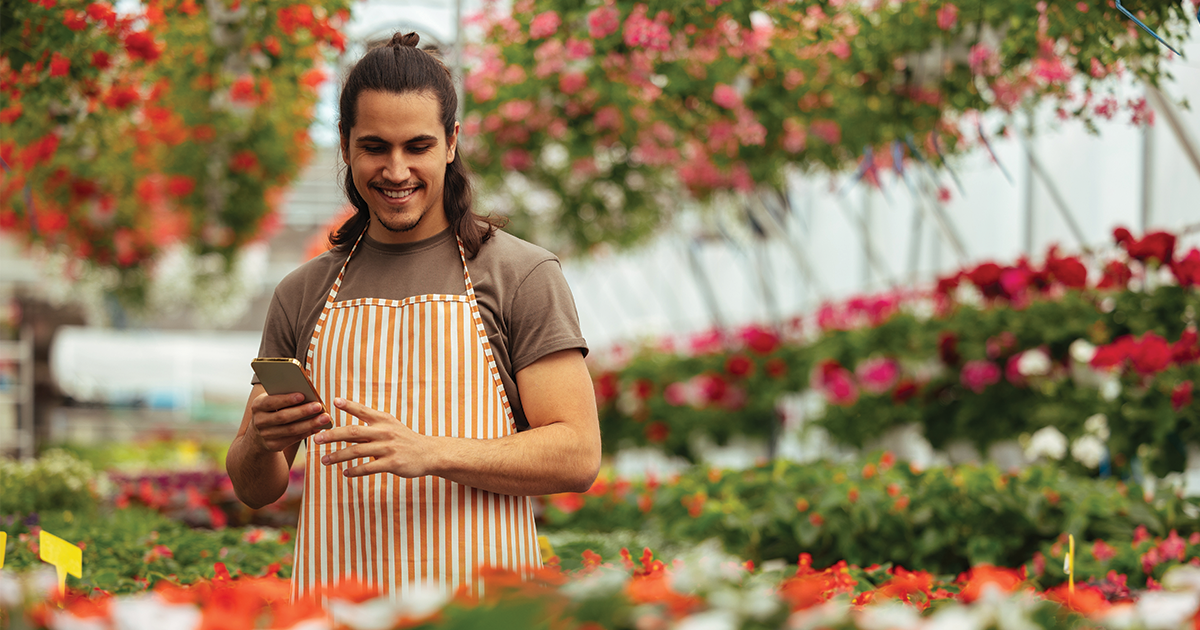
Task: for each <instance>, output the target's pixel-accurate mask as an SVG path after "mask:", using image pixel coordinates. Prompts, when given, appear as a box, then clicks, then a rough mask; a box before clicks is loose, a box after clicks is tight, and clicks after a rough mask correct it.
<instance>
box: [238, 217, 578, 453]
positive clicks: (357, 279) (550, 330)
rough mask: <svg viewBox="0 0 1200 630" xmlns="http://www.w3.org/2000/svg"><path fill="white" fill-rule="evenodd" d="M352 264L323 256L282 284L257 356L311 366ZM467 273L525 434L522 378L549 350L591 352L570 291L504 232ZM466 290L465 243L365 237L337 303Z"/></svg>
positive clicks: (547, 259)
mask: <svg viewBox="0 0 1200 630" xmlns="http://www.w3.org/2000/svg"><path fill="white" fill-rule="evenodd" d="M345 260H346V252H326V253H324V254H322V255H320V256H318V257H316V258H314V259H312V260H310V261H308V262H307V263H305V264H303V265H301V266H300V267H299V268H298V269H296V270H295V271H293V272H292V273H290V274H288V275H287V277H285V278H284V279H283V280H282V281H281V282H280V283H279V286H278V287H276V288H275V295H274V297H273V298H272V300H271V305H270V308H269V309H268V311H267V321H266V325H265V326H264V328H263V337H262V344H261V346H260V347H259V352H258V354H259V356H260V357H296V359H298V360H299V361H300V362H301V363H302V364H303V363H304V362H305V359H306V358H307V357H306V355H307V353H308V344H309V340H310V339H311V338H312V333H313V329H314V328H315V327H316V325H317V320H318V319H319V318H320V316H321V310H322V309H323V307H324V306H325V300H326V298H327V297H328V295H329V289H330V287H332V286H333V282H334V280H335V279H337V274H338V272H339V271H340V270H341V268H342V263H343V262H345ZM467 270H468V271H469V272H470V274H471V282H472V283H473V284H474V287H475V299H476V300H477V301H478V302H479V314H480V316H481V318H482V319H483V327H484V330H485V332H486V333H487V336H488V340H489V342H490V344H491V346H492V354H493V356H494V357H495V359H496V367H497V368H499V370H500V378H501V381H502V382H503V383H504V390H505V392H506V393H507V394H508V400H509V404H510V405H511V407H512V410H513V416H514V418H515V420H516V425H517V428H518V429H521V430H523V429H526V428H528V427H529V422H528V420H526V418H525V413H524V410H523V408H522V407H521V397H520V393H519V392H518V391H517V386H516V380H515V375H516V373H517V372H519V371H521V370H522V369H524V368H526V367H528V366H529V365H530V364H532V363H534V362H535V361H537V360H538V359H540V358H542V357H544V356H546V355H548V354H550V353H552V352H558V351H560V350H567V349H571V348H578V349H579V350H580V351H582V352H583V353H584V355H585V356H586V354H587V350H588V348H587V342H586V341H584V339H583V335H582V334H581V333H580V330H579V316H578V313H577V312H576V310H575V301H574V299H573V298H572V297H571V289H570V288H569V287H568V286H567V281H566V278H564V277H563V273H562V267H561V266H560V265H559V261H558V258H557V257H555V256H554V254H551V253H550V252H548V251H546V250H544V249H542V248H540V247H538V246H536V245H533V244H530V243H527V242H525V241H523V240H521V239H519V238H517V237H515V236H512V235H510V234H507V233H505V232H503V231H499V230H497V231H496V233H495V234H494V235H493V236H492V238H491V239H489V240H488V241H487V242H485V243H484V244H483V245H482V246H481V247H480V249H479V254H478V255H476V257H475V258H474V259H471V260H468V261H467ZM466 292H467V288H466V284H465V283H464V282H463V271H462V259H461V258H460V257H459V253H458V242H457V240H456V239H455V238H454V234H453V232H451V231H450V230H446V231H444V232H442V233H441V234H438V235H436V236H432V237H430V238H427V239H425V240H422V241H417V242H415V243H405V244H402V245H392V244H386V243H380V242H378V241H374V240H372V239H371V238H370V237H369V236H367V235H364V236H363V239H362V242H360V243H359V245H358V249H357V250H356V251H355V252H354V257H353V258H352V259H351V261H350V264H349V266H347V268H346V276H345V277H344V278H343V279H342V286H341V289H339V290H338V295H337V301H339V302H340V301H343V300H354V299H359V298H378V299H385V300H403V299H405V298H408V297H412V296H414V295H425V294H440V295H465V294H466ZM255 382H257V380H255Z"/></svg>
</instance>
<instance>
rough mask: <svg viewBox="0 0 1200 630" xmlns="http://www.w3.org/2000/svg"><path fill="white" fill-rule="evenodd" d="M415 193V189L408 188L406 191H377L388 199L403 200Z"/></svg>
mask: <svg viewBox="0 0 1200 630" xmlns="http://www.w3.org/2000/svg"><path fill="white" fill-rule="evenodd" d="M416 191H417V189H416V188H409V189H406V190H384V189H382V188H380V189H379V192H381V193H383V196H384V197H387V198H388V199H404V198H405V197H408V196H409V195H411V194H413V193H414V192H416Z"/></svg>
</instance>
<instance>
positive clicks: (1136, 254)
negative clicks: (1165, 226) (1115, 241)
mask: <svg viewBox="0 0 1200 630" xmlns="http://www.w3.org/2000/svg"><path fill="white" fill-rule="evenodd" d="M1125 250H1126V251H1127V252H1129V256H1130V258H1134V259H1136V260H1140V261H1142V262H1148V261H1150V260H1157V261H1158V262H1159V263H1160V264H1164V265H1169V264H1171V262H1172V260H1173V259H1174V257H1175V235H1174V234H1171V233H1168V232H1151V233H1149V234H1147V235H1145V236H1143V237H1142V239H1141V240H1139V241H1133V240H1132V237H1131V239H1130V241H1129V242H1126V243H1125Z"/></svg>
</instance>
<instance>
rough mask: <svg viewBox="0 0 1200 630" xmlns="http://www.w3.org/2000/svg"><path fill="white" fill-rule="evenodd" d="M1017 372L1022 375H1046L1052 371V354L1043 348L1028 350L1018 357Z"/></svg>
mask: <svg viewBox="0 0 1200 630" xmlns="http://www.w3.org/2000/svg"><path fill="white" fill-rule="evenodd" d="M1017 372H1020V373H1021V376H1045V375H1047V374H1049V373H1050V355H1048V354H1046V351H1045V350H1042V349H1041V348H1034V349H1032V350H1026V351H1025V352H1022V353H1021V358H1020V359H1017Z"/></svg>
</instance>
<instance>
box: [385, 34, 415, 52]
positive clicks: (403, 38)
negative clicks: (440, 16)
mask: <svg viewBox="0 0 1200 630" xmlns="http://www.w3.org/2000/svg"><path fill="white" fill-rule="evenodd" d="M420 41H421V36H420V35H417V34H416V33H415V32H413V33H396V34H395V35H392V40H391V41H390V42H388V46H394V47H397V48H398V47H400V46H408V47H409V48H416V47H417V44H418V43H420Z"/></svg>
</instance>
